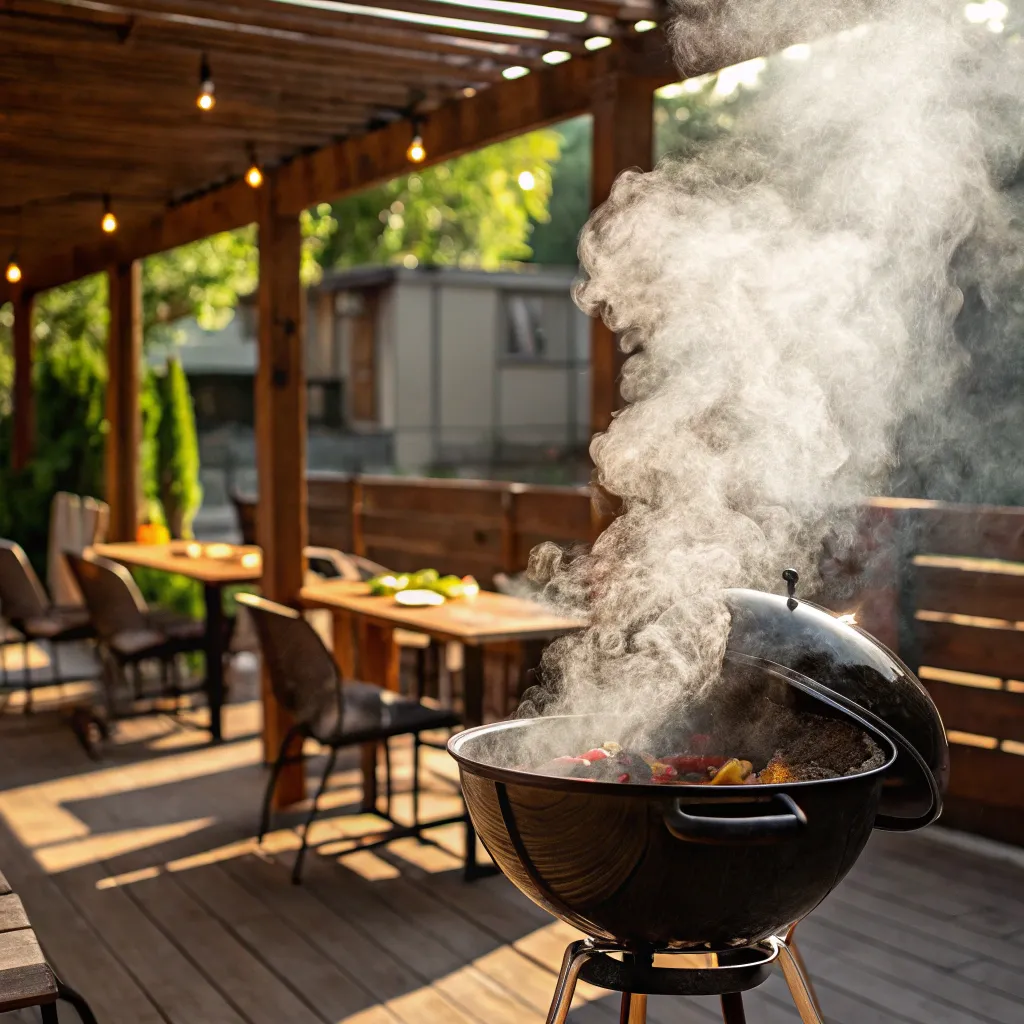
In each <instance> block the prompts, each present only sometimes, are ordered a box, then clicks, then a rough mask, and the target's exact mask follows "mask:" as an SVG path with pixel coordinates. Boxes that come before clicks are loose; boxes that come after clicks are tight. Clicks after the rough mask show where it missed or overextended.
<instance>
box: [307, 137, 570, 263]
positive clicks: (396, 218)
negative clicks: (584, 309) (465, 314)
mask: <svg viewBox="0 0 1024 1024" xmlns="http://www.w3.org/2000/svg"><path fill="white" fill-rule="evenodd" d="M559 146H560V142H559V137H558V135H557V134H556V133H555V132H552V131H548V130H543V131H536V132H530V133H529V134H527V135H520V136H518V137H516V138H514V139H509V140H507V141H506V142H499V143H497V144H495V145H493V146H488V147H486V148H485V149H480V150H476V151H475V152H472V153H467V154H465V155H464V156H461V157H458V158H457V159H455V160H449V161H447V162H446V163H443V164H438V165H437V166H435V167H428V168H425V169H423V170H421V171H414V172H412V173H410V174H406V175H403V176H402V177H400V178H395V179H394V180H393V181H389V182H388V183H387V184H385V185H381V186H379V187H377V188H373V189H369V190H367V191H366V192H361V193H359V194H358V195H355V196H350V197H348V198H346V199H342V200H340V201H339V202H337V203H334V204H333V205H331V206H330V207H329V208H328V207H327V206H326V204H325V205H324V206H321V207H319V208H318V209H317V211H316V214H315V215H314V224H315V225H316V226H318V227H319V228H320V230H321V236H320V240H319V245H320V249H319V253H318V255H317V259H318V261H319V262H320V264H321V265H322V266H324V267H326V268H331V267H354V266H360V265H363V264H367V263H394V262H403V263H406V264H407V265H410V266H415V265H416V264H417V263H424V264H439V265H445V266H462V267H480V268H483V269H486V270H494V269H497V268H498V267H500V266H501V265H502V264H503V263H507V262H509V261H513V260H526V259H529V257H530V255H531V251H530V244H529V238H530V231H531V227H532V225H533V224H535V223H543V222H544V221H546V220H547V208H548V199H549V197H550V195H551V175H552V167H553V166H554V164H555V163H556V161H557V160H558V155H559ZM524 172H525V173H528V174H529V175H532V183H531V184H532V187H530V188H523V187H521V186H520V176H521V175H524ZM526 180H527V181H528V180H529V179H526ZM325 222H326V230H324V229H323V228H324V224H325ZM311 230H315V228H313V227H312V226H311Z"/></svg>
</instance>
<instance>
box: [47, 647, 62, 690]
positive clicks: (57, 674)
mask: <svg viewBox="0 0 1024 1024" xmlns="http://www.w3.org/2000/svg"><path fill="white" fill-rule="evenodd" d="M50 662H51V663H52V666H53V681H54V682H55V683H57V684H58V685H59V686H60V687H61V688H63V686H64V673H63V672H62V671H61V668H60V644H55V643H54V642H53V641H52V640H51V641H50Z"/></svg>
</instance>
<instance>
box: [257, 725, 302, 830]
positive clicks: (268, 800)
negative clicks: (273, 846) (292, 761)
mask: <svg viewBox="0 0 1024 1024" xmlns="http://www.w3.org/2000/svg"><path fill="white" fill-rule="evenodd" d="M297 733H298V729H297V728H296V727H295V726H292V727H291V728H290V729H289V730H288V732H287V733H286V734H285V737H284V739H283V740H282V741H281V748H280V750H278V752H277V760H276V761H274V764H273V766H272V767H271V769H270V778H269V779H267V790H266V792H265V793H264V794H263V811H262V813H261V814H260V831H259V835H258V836H257V837H256V842H257V843H262V842H263V837H264V836H265V835H266V834H267V829H269V828H270V808H271V805H272V804H273V802H274V791H275V790H276V789H277V780H278V777H279V776H280V774H281V769H282V768H283V767H284V762H285V760H286V758H287V757H288V748H289V747H290V746H291V742H292V740H293V739H295V736H296V734H297ZM300 756H301V755H300Z"/></svg>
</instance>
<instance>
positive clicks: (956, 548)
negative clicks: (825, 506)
mask: <svg viewBox="0 0 1024 1024" xmlns="http://www.w3.org/2000/svg"><path fill="white" fill-rule="evenodd" d="M871 504H872V505H874V506H877V507H887V508H891V509H893V510H894V511H895V512H896V514H897V515H898V517H899V520H900V523H901V526H902V529H903V531H904V535H905V539H906V541H907V543H908V546H909V550H911V551H913V552H914V553H915V554H927V555H967V556H969V557H972V558H1001V559H1005V560H1006V561H1009V562H1024V508H1014V507H1009V506H1000V505H953V504H946V503H944V502H938V501H916V500H909V499H895V498H890V499H875V500H874V501H873V502H871Z"/></svg>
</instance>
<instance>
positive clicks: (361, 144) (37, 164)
mask: <svg viewBox="0 0 1024 1024" xmlns="http://www.w3.org/2000/svg"><path fill="white" fill-rule="evenodd" d="M371 3H372V0H371ZM359 6H371V4H366V5H357V8H356V10H353V7H352V5H351V4H347V5H342V9H340V10H324V9H322V8H314V7H307V6H302V5H300V4H293V3H281V2H278V0H225V2H223V3H212V2H206V0H115V2H109V3H108V2H105V0H0V246H2V247H4V248H7V247H10V249H11V250H13V249H15V248H17V250H18V253H19V261H20V262H21V264H22V266H23V268H24V270H25V285H26V287H28V288H31V289H35V290H41V289H43V288H46V287H51V286H53V285H56V284H60V283H64V282H65V281H68V280H72V279H74V278H75V277H78V276H82V275H83V274H85V273H91V272H94V271H97V270H101V269H103V268H104V267H105V266H106V265H107V263H109V262H110V260H111V259H114V258H117V259H120V260H122V261H123V260H124V259H128V258H135V257H138V256H142V255H147V254H150V253H153V252H157V251H160V250H161V249H165V248H168V247H171V246H174V245H179V244H183V243H185V242H188V241H192V240H194V239H196V238H200V237H203V236H205V235H207V234H210V233H213V232H215V231H217V230H224V229H227V228H233V227H237V226H239V225H242V224H245V223H249V222H250V221H252V220H253V219H254V217H255V204H254V196H253V193H252V190H251V189H249V188H247V187H246V186H244V185H243V184H242V183H241V182H240V181H239V178H240V176H241V175H242V174H243V173H244V171H245V168H246V167H247V166H248V164H249V162H250V154H251V153H252V152H253V151H255V153H256V154H257V157H258V159H259V161H260V163H261V164H262V165H264V166H265V167H266V168H267V169H268V170H270V169H273V168H275V167H276V168H279V170H278V172H277V173H276V174H274V175H272V177H273V180H274V181H276V182H277V184H276V186H275V188H276V190H277V192H276V197H277V200H278V201H279V202H280V204H281V208H282V209H284V210H286V211H287V212H289V213H297V212H298V211H299V210H300V209H303V208H305V207H306V206H309V205H311V204H313V203H315V202H318V201H323V200H329V199H332V198H335V197H337V196H339V195H342V194H345V193H347V192H351V191H355V190H357V189H359V188H363V187H367V186H369V185H372V184H374V183H377V182H379V181H382V180H386V179H387V178H388V177H392V176H394V175H396V174H400V173H402V172H403V171H405V170H407V169H408V166H409V165H408V163H407V161H406V159H405V149H406V147H407V146H408V142H409V139H410V137H411V132H412V127H411V123H410V115H411V114H412V113H413V112H416V113H417V114H419V115H422V116H424V117H425V118H426V120H425V123H424V127H423V134H424V136H425V139H426V142H427V149H428V153H429V154H430V160H431V161H434V160H437V159H444V158H448V157H450V156H453V155H456V154H457V153H461V152H465V151H467V150H469V149H472V148H476V147H478V146H480V145H484V144H487V143H488V142H492V141H497V140H498V139H501V138H505V137H508V136H510V135H513V134H516V133H518V132H522V131H525V130H528V129H529V128H531V127H535V126H539V125H541V124H545V123H551V122H552V121H556V120H560V119H562V118H566V117H570V116H573V115H574V114H576V113H581V112H583V111H585V110H586V109H587V108H588V105H589V97H590V95H591V92H592V77H593V76H594V75H596V74H598V73H600V72H599V69H600V68H602V67H606V66H607V65H608V64H609V62H610V61H612V60H615V61H619V62H621V61H622V60H626V61H630V62H632V64H640V65H642V66H643V67H644V69H645V70H646V68H647V66H648V65H649V63H650V60H651V55H652V54H653V55H654V56H655V57H658V56H659V52H658V51H659V50H663V44H661V43H660V42H659V41H658V40H657V39H655V38H653V37H655V36H657V34H656V33H651V34H649V35H644V36H639V35H637V34H636V33H635V32H634V31H633V29H632V27H631V24H630V22H629V19H630V18H635V17H637V16H645V15H650V13H651V7H649V6H648V5H647V4H646V3H644V2H643V0H641V2H638V3H629V4H628V5H624V4H622V3H618V2H612V0H584V2H583V3H580V4H576V3H571V2H569V0H557V2H554V3H550V4H546V5H545V6H547V7H549V8H552V7H554V8H566V9H569V10H574V11H579V12H582V13H583V14H585V15H586V20H585V21H578V22H568V21H562V20H557V19H555V18H533V17H531V16H530V15H529V14H527V13H525V12H524V10H523V9H521V8H517V9H516V10H514V11H512V12H511V13H509V14H508V15H507V17H506V15H505V14H504V13H502V12H500V11H476V10H473V9H472V8H471V7H465V6H462V5H460V4H458V3H449V2H444V0H382V3H381V4H380V5H375V6H376V7H377V8H378V9H377V11H376V12H375V13H374V14H373V15H364V14H362V13H357V10H358V7H359ZM393 11H398V12H401V11H404V12H406V13H408V14H411V15H412V16H414V17H421V16H427V17H433V18H441V19H462V20H464V21H471V22H475V24H474V25H472V26H471V27H468V28H467V27H464V26H460V25H458V24H450V23H449V22H448V21H440V22H438V23H436V24H430V25H424V24H421V23H418V22H416V21H395V20H392V19H391V18H390V17H388V16H387V13H388V12H393ZM506 25H508V26H511V27H512V28H514V29H527V30H528V29H530V28H531V27H532V26H533V25H537V26H538V27H539V28H540V29H542V30H544V31H546V32H547V33H548V35H547V37H546V38H542V39H534V38H526V39H523V38H519V37H517V36H516V35H514V34H513V35H504V34H503V33H504V31H505V27H504V26H506ZM598 30H601V34H605V35H609V36H612V37H615V38H616V39H618V40H621V42H617V43H616V45H615V46H613V47H610V48H609V49H607V50H602V51H600V53H599V54H589V53H586V51H585V50H584V49H583V48H582V42H583V40H584V39H585V38H586V37H587V35H588V34H590V33H593V32H597V31H598ZM548 49H559V50H566V51H567V52H569V53H571V54H573V55H574V59H573V60H571V61H570V62H568V63H566V64H561V65H559V66H557V67H548V66H547V65H546V64H545V63H544V62H542V61H541V60H540V57H541V55H542V54H543V53H544V52H546V51H547V50H548ZM203 53H205V54H207V55H208V59H209V61H210V66H211V70H212V75H213V79H214V81H215V83H216V98H217V103H216V106H215V108H214V110H213V111H211V112H209V113H202V112H200V111H198V110H197V109H196V106H195V98H196V94H197V91H198V87H199V62H200V56H201V55H202V54H203ZM513 64H520V65H523V66H525V67H528V68H531V69H534V70H533V74H531V75H529V76H528V77H527V78H524V79H520V80H518V81H504V80H503V77H502V70H503V69H504V68H506V67H509V66H511V65H513ZM632 64H631V66H632ZM655 73H657V72H655ZM669 80H671V75H670V74H666V76H665V81H669ZM477 91H479V94H478V95H475V96H474V95H473V94H474V93H476V92H477ZM395 122H397V123H395ZM389 123H390V126H389ZM104 193H109V194H110V196H111V200H112V202H113V204H114V206H115V208H117V213H118V217H119V220H120V222H121V228H120V230H119V231H118V233H117V234H116V235H115V236H113V237H106V236H103V235H102V234H101V233H100V232H99V227H98V221H99V213H98V211H101V199H100V197H101V196H102V195H103V194H104ZM190 196H194V197H196V198H192V199H190V198H189V197H190ZM6 255H7V253H6V252H0V260H4V261H5V260H6ZM5 289H6V284H5V283H3V282H0V301H3V299H4V298H5V296H6V290H5Z"/></svg>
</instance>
